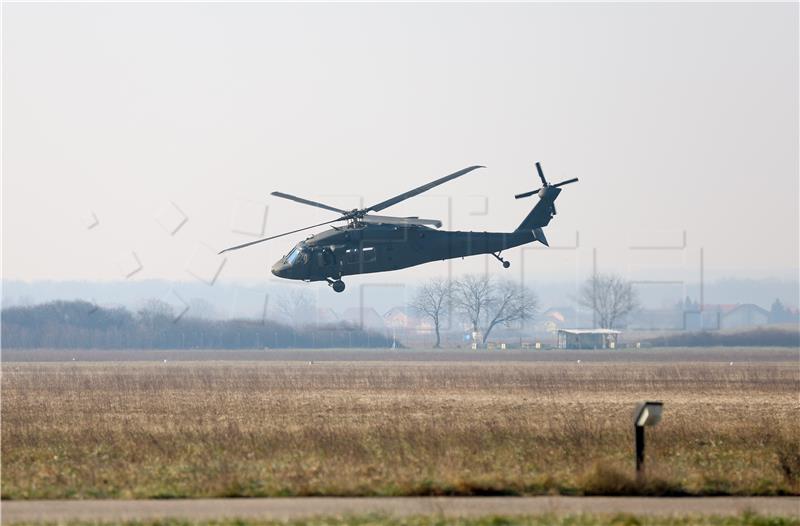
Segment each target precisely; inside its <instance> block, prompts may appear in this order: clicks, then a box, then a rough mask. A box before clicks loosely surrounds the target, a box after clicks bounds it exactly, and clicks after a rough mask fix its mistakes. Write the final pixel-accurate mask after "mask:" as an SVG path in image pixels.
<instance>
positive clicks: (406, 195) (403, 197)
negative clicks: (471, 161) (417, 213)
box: [364, 166, 486, 212]
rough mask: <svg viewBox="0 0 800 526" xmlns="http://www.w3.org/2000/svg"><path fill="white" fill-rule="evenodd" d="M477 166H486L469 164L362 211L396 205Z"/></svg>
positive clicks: (377, 209) (377, 210)
mask: <svg viewBox="0 0 800 526" xmlns="http://www.w3.org/2000/svg"><path fill="white" fill-rule="evenodd" d="M478 168H486V167H485V166H470V167H469V168H464V169H463V170H459V171H457V172H455V173H451V174H450V175H446V176H444V177H442V178H441V179H437V180H435V181H433V182H431V183H428V184H424V185H422V186H420V187H417V188H414V189H413V190H409V191H408V192H405V193H403V194H400V195H398V196H395V197H392V198H391V199H387V200H386V201H383V202H380V203H378V204H377V205H372V206H370V207H368V208H365V209H364V212H370V211H373V212H379V211H381V210H383V209H384V208H389V207H390V206H392V205H396V204H397V203H399V202H400V201H405V200H406V199H408V198H409V197H414V196H415V195H419V194H421V193H422V192H427V191H428V190H430V189H431V188H434V187H436V186H439V185H440V184H442V183H446V182H447V181H450V180H452V179H455V178H456V177H461V176H462V175H465V174H468V173H469V172H471V171H472V170H477V169H478Z"/></svg>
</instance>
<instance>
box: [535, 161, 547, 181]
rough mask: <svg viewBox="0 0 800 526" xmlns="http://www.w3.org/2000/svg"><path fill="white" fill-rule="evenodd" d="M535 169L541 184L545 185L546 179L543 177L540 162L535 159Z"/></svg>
mask: <svg viewBox="0 0 800 526" xmlns="http://www.w3.org/2000/svg"><path fill="white" fill-rule="evenodd" d="M536 171H537V172H539V179H541V180H542V186H547V179H545V178H544V172H543V171H542V163H540V162H539V161H536Z"/></svg>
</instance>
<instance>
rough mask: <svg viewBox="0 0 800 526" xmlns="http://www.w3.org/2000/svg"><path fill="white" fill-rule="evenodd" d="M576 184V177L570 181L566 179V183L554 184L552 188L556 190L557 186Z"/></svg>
mask: <svg viewBox="0 0 800 526" xmlns="http://www.w3.org/2000/svg"><path fill="white" fill-rule="evenodd" d="M577 182H578V178H577V177H573V178H572V179H567V180H566V181H561V182H560V183H556V184H554V185H552V186H553V188H558V187H559V186H564V185H565V184H570V183H577Z"/></svg>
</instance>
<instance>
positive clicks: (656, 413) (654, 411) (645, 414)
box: [633, 402, 664, 483]
mask: <svg viewBox="0 0 800 526" xmlns="http://www.w3.org/2000/svg"><path fill="white" fill-rule="evenodd" d="M663 408H664V404H663V403H662V402H639V404H637V405H636V410H635V411H634V412H633V428H634V431H635V435H636V480H637V482H639V483H641V482H642V481H644V428H645V426H654V425H656V424H658V423H659V422H660V421H661V412H662V410H663Z"/></svg>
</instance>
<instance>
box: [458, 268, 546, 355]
mask: <svg viewBox="0 0 800 526" xmlns="http://www.w3.org/2000/svg"><path fill="white" fill-rule="evenodd" d="M537 304H538V301H537V298H536V294H534V293H533V291H531V290H530V289H529V288H528V287H525V286H524V285H523V284H518V283H515V282H513V281H510V280H502V281H496V280H494V279H492V277H491V276H489V275H469V276H465V277H464V278H462V279H460V280H458V281H456V283H455V284H454V286H453V306H454V307H455V309H456V310H457V311H458V312H459V313H460V314H461V315H462V316H464V318H465V319H466V320H467V321H468V322H469V324H470V326H471V327H472V331H473V332H482V333H483V338H482V343H486V341H487V340H488V339H489V334H491V332H492V329H494V328H495V327H496V326H497V325H500V324H502V325H505V326H507V327H508V326H510V325H511V324H512V323H514V322H524V321H525V320H528V319H530V318H532V317H533V314H534V312H535V311H536V307H537ZM481 328H483V330H482V331H481Z"/></svg>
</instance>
